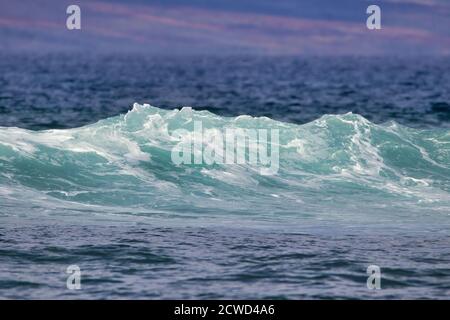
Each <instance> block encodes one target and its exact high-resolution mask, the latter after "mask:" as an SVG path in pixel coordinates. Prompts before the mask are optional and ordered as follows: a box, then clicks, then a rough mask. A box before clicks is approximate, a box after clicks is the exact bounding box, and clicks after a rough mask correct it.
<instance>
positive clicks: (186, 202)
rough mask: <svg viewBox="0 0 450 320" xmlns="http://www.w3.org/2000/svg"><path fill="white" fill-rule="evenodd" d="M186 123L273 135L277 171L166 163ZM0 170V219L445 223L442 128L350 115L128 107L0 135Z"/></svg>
mask: <svg viewBox="0 0 450 320" xmlns="http://www.w3.org/2000/svg"><path fill="white" fill-rule="evenodd" d="M193 121H202V123H203V126H204V127H205V129H206V130H207V129H208V128H211V129H214V128H219V129H225V128H265V129H278V130H279V132H280V146H279V150H280V151H279V152H280V160H279V161H280V169H279V172H278V174H277V175H274V176H262V175H260V174H259V171H258V170H256V169H255V168H253V167H252V166H250V165H238V164H230V165H217V164H214V165H207V164H202V165H175V164H174V163H173V162H172V160H171V151H172V149H173V148H174V146H175V145H176V143H177V141H175V140H174V139H173V137H172V136H171V132H173V131H174V130H176V129H179V128H184V129H186V130H191V131H192V122H193ZM0 166H1V173H0V195H1V196H2V200H3V201H2V203H1V206H2V213H3V214H4V215H14V214H17V213H18V212H22V211H28V210H29V208H30V206H33V208H34V209H33V211H36V210H46V209H51V208H54V207H62V208H64V207H70V208H71V210H74V209H77V208H79V209H81V210H83V209H85V208H86V207H89V208H91V209H92V210H95V211H100V212H105V213H106V212H108V211H110V210H113V211H124V212H127V213H129V214H134V213H136V214H142V213H145V212H149V215H152V214H155V213H158V214H165V215H167V216H177V215H198V214H200V215H203V214H207V215H219V216H224V217H227V216H229V215H230V214H231V215H232V214H243V215H247V216H250V215H256V216H257V217H267V218H269V217H277V216H280V215H289V216H302V215H311V214H315V215H317V216H315V218H323V216H330V215H335V216H336V218H337V219H343V218H346V217H348V218H350V219H351V220H353V221H355V220H360V219H361V218H363V219H364V221H365V222H367V220H366V219H367V218H369V219H371V220H372V219H373V220H376V222H382V221H385V220H390V219H397V218H398V217H399V215H400V214H407V215H408V217H411V216H412V215H414V214H418V215H426V214H433V216H435V217H436V218H439V217H441V218H447V216H448V213H449V212H450V210H449V209H450V194H449V190H450V131H448V130H434V131H433V130H429V131H424V130H413V129H409V128H406V127H403V126H400V125H398V124H396V123H394V122H391V123H387V124H383V125H376V124H373V123H370V122H369V121H367V120H366V119H364V118H363V117H361V116H358V115H355V114H345V115H325V116H323V117H321V118H320V119H318V120H316V121H313V122H311V123H308V124H305V125H294V124H289V123H282V122H277V121H273V120H271V119H268V118H264V117H261V118H253V117H250V116H239V117H236V118H225V117H220V116H217V115H214V114H212V113H210V112H208V111H195V110H192V109H191V108H183V109H181V110H173V111H167V110H162V109H158V108H155V107H152V106H149V105H138V104H135V105H134V108H133V110H131V111H130V112H128V113H127V114H125V115H121V116H117V117H113V118H109V119H105V120H102V121H100V122H98V123H96V124H93V125H88V126H85V127H81V128H76V129H70V130H46V131H37V132H34V131H27V130H22V129H18V128H1V129H0ZM24 198H26V199H27V201H26V202H24V201H23V200H24ZM374 215H375V216H374Z"/></svg>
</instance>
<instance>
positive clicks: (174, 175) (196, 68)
mask: <svg viewBox="0 0 450 320" xmlns="http://www.w3.org/2000/svg"><path fill="white" fill-rule="evenodd" d="M448 70H450V60H449V59H444V58H433V59H432V58H421V59H418V58H416V59H400V58H357V57H347V58H287V57H282V58H281V57H271V58H262V57H226V58H211V57H191V58H180V57H178V58H163V57H157V58H151V57H143V56H115V55H110V56H81V57H80V56H71V55H47V56H31V55H19V56H11V55H4V54H3V55H0V298H37V299H40V298H57V299H65V298H102V299H104V298H137V299H144V298H153V299H155V298H183V299H190V298H219V299H221V298H231V299H234V298H241V299H242V298H245V299H247V298H280V299H297V298H356V299H358V298H361V299H372V298H373V299H378V298H394V299H402V298H438V299H447V298H448V297H449V294H450V249H449V248H450V238H449V236H450V234H449V233H450V229H449V228H450V130H449V127H450V73H449V72H448ZM135 102H137V103H139V104H143V103H148V104H151V105H152V106H153V107H152V106H148V105H145V106H142V105H138V104H136V105H134V107H133V104H134V103H135ZM185 106H191V107H192V108H193V109H194V110H191V109H189V108H184V109H182V110H181V111H171V110H173V109H174V108H181V107H185ZM201 110H203V111H201ZM127 112H128V113H127ZM124 114H126V115H124ZM243 115H248V116H244V117H242V116H243ZM239 116H240V117H239ZM250 116H252V117H250ZM262 116H263V117H268V118H255V117H262ZM269 118H270V119H269ZM199 119H201V120H202V121H203V123H204V125H205V126H207V127H208V128H219V129H220V128H225V127H232V126H244V127H250V128H251V127H263V128H266V127H267V128H271V129H274V128H275V129H279V130H280V170H279V172H278V174H276V175H274V176H261V175H260V174H258V173H255V171H254V170H253V169H252V167H250V166H247V165H240V166H233V165H230V166H227V165H220V166H214V167H210V166H207V165H198V166H191V167H189V166H187V167H183V166H181V167H180V166H176V165H174V164H173V163H172V162H171V160H170V150H171V148H172V147H173V141H172V140H171V139H170V137H169V136H168V132H170V131H171V130H174V129H177V128H178V127H181V126H184V125H185V124H186V123H188V124H189V123H191V122H192V121H193V120H199ZM271 119H272V120H271ZM99 120H101V121H100V122H98V123H97V121H99ZM54 129H58V130H54ZM69 265H77V266H79V267H80V269H81V286H82V288H81V289H80V290H69V289H68V288H67V287H66V279H67V277H68V274H67V273H66V268H67V267H68V266H69ZM369 265H377V266H379V267H380V268H381V289H380V290H369V289H368V288H367V286H366V280H367V276H368V275H367V274H366V269H367V267H368V266H369Z"/></svg>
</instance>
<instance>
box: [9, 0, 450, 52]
mask: <svg viewBox="0 0 450 320" xmlns="http://www.w3.org/2000/svg"><path fill="white" fill-rule="evenodd" d="M70 4H77V5H79V6H80V8H81V28H82V29H81V30H72V31H69V30H67V28H66V18H67V14H66V8H67V6H68V5H70ZM370 4H377V5H379V6H380V7H381V10H382V30H368V29H367V28H366V19H367V14H366V8H367V7H368V6H369V5H370ZM0 50H1V51H2V52H5V51H6V52H8V51H19V52H20V51H34V52H48V51H50V52H57V51H75V52H78V51H80V52H124V51H125V52H136V51H140V52H147V53H149V54H171V55H172V54H181V55H184V54H263V55H280V54H285V55H300V54H307V55H348V54H354V55H390V54H393V55H450V1H449V0H384V1H366V0H304V1H301V0H284V1H283V0H278V1H274V0H190V1H181V0H160V1H150V0H149V1H144V0H130V1H118V0H115V1H113V0H109V1H107V0H84V1H75V0H69V1H66V0H19V1H17V0H0Z"/></svg>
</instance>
